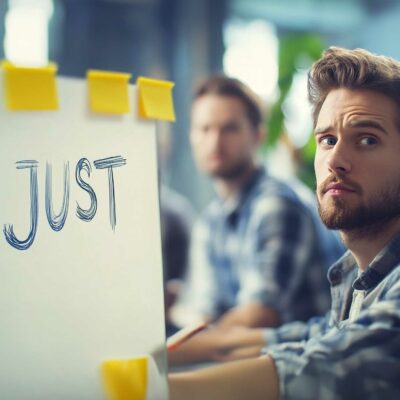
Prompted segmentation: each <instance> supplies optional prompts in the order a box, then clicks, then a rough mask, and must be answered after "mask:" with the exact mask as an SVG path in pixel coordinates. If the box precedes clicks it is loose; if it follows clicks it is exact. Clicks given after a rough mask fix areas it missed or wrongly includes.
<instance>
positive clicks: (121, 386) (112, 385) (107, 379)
mask: <svg viewBox="0 0 400 400" xmlns="http://www.w3.org/2000/svg"><path fill="white" fill-rule="evenodd" d="M147 369H148V358H147V357H141V358H133V359H129V360H108V361H104V362H103V364H102V377H103V385H104V389H105V391H106V396H107V397H106V398H107V400H146V393H147V381H148V377H147Z"/></svg>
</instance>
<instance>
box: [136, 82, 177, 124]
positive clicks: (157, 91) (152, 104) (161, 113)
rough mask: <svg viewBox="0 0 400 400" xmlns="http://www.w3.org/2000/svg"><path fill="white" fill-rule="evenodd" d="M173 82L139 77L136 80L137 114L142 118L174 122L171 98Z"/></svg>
mask: <svg viewBox="0 0 400 400" xmlns="http://www.w3.org/2000/svg"><path fill="white" fill-rule="evenodd" d="M174 86H175V84H174V83H173V82H169V81H162V80H157V79H150V78H145V77H142V76H140V77H139V78H138V79H137V87H138V97H139V102H138V103H139V104H138V112H139V116H140V117H142V118H154V119H160V120H166V121H175V111H174V102H173V98H172V88H173V87H174Z"/></svg>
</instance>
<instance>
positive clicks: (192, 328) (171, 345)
mask: <svg viewBox="0 0 400 400" xmlns="http://www.w3.org/2000/svg"><path fill="white" fill-rule="evenodd" d="M205 328H207V324H206V323H200V324H196V325H189V326H187V327H186V328H183V329H181V330H180V331H178V332H176V333H175V334H173V335H172V336H170V337H169V338H168V339H167V350H168V351H174V350H175V349H176V348H177V347H178V346H180V345H181V344H182V343H183V342H185V341H186V340H188V339H190V338H191V337H192V336H193V335H195V334H196V333H198V332H200V331H202V330H203V329H205Z"/></svg>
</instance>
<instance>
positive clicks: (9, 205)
mask: <svg viewBox="0 0 400 400" xmlns="http://www.w3.org/2000/svg"><path fill="white" fill-rule="evenodd" d="M1 85H2V84H1ZM57 86H58V94H59V102H60V107H59V110H57V111H34V112H10V111H6V109H5V106H4V99H3V88H1V92H0V154H1V161H0V163H1V164H0V182H1V183H0V184H1V190H0V226H1V228H2V230H1V232H0V275H1V276H0V392H1V394H0V397H1V398H2V399H9V400H20V399H21V400H22V399H29V400H34V399H37V400H39V399H40V400H44V399H58V400H62V399H65V400H71V399H80V400H84V399H101V398H104V395H103V389H102V386H101V378H100V372H99V371H100V365H101V362H102V361H104V360H107V359H115V358H125V359H126V358H132V357H136V356H141V355H144V354H149V353H151V352H152V351H153V349H156V348H158V349H159V348H163V346H164V343H165V332H164V309H163V280H162V258H161V239H160V237H161V235H160V219H159V200H158V183H157V159H156V131H155V123H154V122H153V121H143V120H138V119H137V117H136V112H135V111H132V112H131V113H129V114H127V115H124V116H111V115H99V114H93V113H91V112H89V110H88V105H87V93H86V81H83V80H77V79H67V78H60V77H59V78H57ZM129 95H130V98H131V102H132V110H136V104H135V102H136V100H135V99H136V88H135V87H134V86H131V87H130V88H129ZM110 165H114V166H113V167H112V168H111V167H110ZM50 172H51V173H50ZM89 174H90V176H89ZM46 175H47V187H48V190H47V193H46ZM68 177H69V179H68ZM36 182H37V190H36ZM85 185H86V186H85ZM68 190H69V192H68ZM36 193H37V202H36V203H35V201H34V199H35V197H36ZM93 193H94V194H95V197H96V201H94V195H93ZM67 194H68V195H67ZM64 197H65V201H64ZM32 199H33V200H32ZM46 199H47V209H48V210H47V212H46ZM49 199H50V201H49ZM67 200H69V201H68V204H67ZM110 204H111V207H110ZM63 205H64V208H63ZM36 210H37V218H35V217H34V215H36V214H35V211H36ZM65 210H67V214H66V215H65V213H63V211H65ZM78 214H79V215H78ZM48 215H49V216H48ZM51 225H52V226H51ZM11 226H12V229H11ZM18 247H19V248H18ZM156 363H157V366H158V369H159V371H160V376H159V377H157V378H156V379H158V380H159V381H158V382H157V386H159V387H160V388H161V389H160V390H161V392H160V393H162V395H161V398H167V397H168V395H167V385H166V378H165V368H166V367H165V365H166V363H165V352H164V351H162V352H161V353H160V352H159V353H158V358H157V359H156Z"/></svg>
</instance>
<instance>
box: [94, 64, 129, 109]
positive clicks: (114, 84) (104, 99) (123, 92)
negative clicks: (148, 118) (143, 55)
mask: <svg viewBox="0 0 400 400" xmlns="http://www.w3.org/2000/svg"><path fill="white" fill-rule="evenodd" d="M130 77H131V74H125V73H119V72H109V71H97V70H90V71H88V72H87V79H88V90H89V105H90V109H91V110H92V111H93V112H98V113H110V114H125V113H128V112H129V92H128V82H129V79H130Z"/></svg>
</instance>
